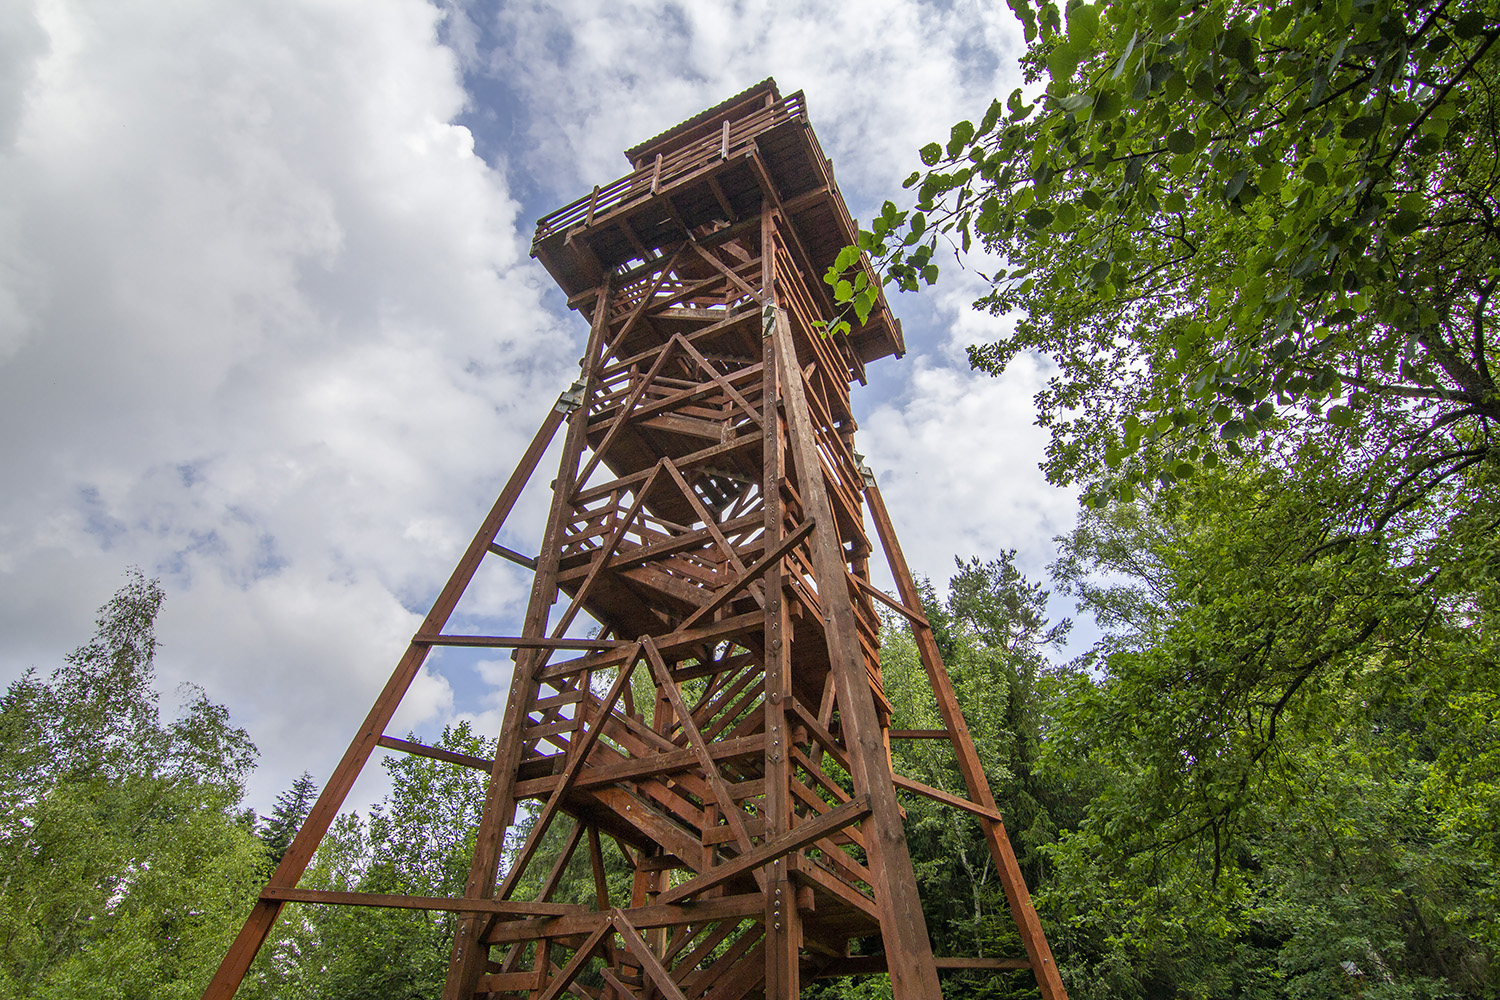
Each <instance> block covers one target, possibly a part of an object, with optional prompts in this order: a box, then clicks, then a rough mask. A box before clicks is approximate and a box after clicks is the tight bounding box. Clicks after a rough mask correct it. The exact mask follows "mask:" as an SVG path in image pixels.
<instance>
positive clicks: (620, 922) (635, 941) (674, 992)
mask: <svg viewBox="0 0 1500 1000" xmlns="http://www.w3.org/2000/svg"><path fill="white" fill-rule="evenodd" d="M613 913H614V926H615V931H616V933H618V934H619V935H620V940H621V941H623V942H625V947H626V949H628V950H629V951H630V953H631V954H632V955H634V956H635V957H636V960H637V961H638V962H640V963H641V967H642V968H643V969H645V970H646V975H648V976H650V977H651V981H652V982H653V983H655V984H656V988H657V989H659V990H661V991H662V994H663V995H665V996H666V997H667V998H668V1000H687V997H686V996H685V995H683V992H682V988H681V987H680V986H678V985H677V981H676V980H675V979H673V978H672V974H671V973H670V972H668V971H667V970H666V968H665V967H664V966H663V965H662V964H661V961H660V960H659V959H658V958H657V957H656V955H655V954H654V953H653V952H652V951H651V949H650V948H649V947H647V945H646V941H645V939H644V938H642V937H641V932H640V931H638V930H636V929H635V925H634V924H632V923H631V922H630V920H629V918H628V917H626V916H625V911H623V910H621V909H620V908H618V907H616V908H615V909H614V911H613Z"/></svg>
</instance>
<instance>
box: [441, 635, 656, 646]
mask: <svg viewBox="0 0 1500 1000" xmlns="http://www.w3.org/2000/svg"><path fill="white" fill-rule="evenodd" d="M411 641H412V642H413V643H414V644H415V645H418V646H483V647H487V648H495V649H621V648H623V647H625V646H629V645H631V644H630V643H628V642H624V641H622V640H619V639H568V638H563V639H545V638H541V637H533V636H522V635H423V634H422V633H420V632H419V633H417V634H416V635H414V636H412V637H411Z"/></svg>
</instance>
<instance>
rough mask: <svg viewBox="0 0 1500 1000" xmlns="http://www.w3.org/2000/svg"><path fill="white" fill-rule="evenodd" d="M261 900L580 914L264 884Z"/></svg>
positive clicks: (574, 908) (573, 909)
mask: <svg viewBox="0 0 1500 1000" xmlns="http://www.w3.org/2000/svg"><path fill="white" fill-rule="evenodd" d="M260 898H261V899H275V900H279V901H281V902H286V903H332V904H336V905H339V906H377V907H381V908H382V909H396V910H439V911H442V912H445V913H493V914H498V915H500V916H507V917H539V916H564V915H567V914H573V913H583V912H585V908H584V907H582V906H578V905H575V904H573V903H523V902H516V901H514V900H499V899H453V898H449V897H446V896H401V895H395V894H392V893H383V892H332V891H327V890H321V889H296V888H288V887H287V886H279V885H268V886H266V887H265V888H264V889H262V890H261V895H260Z"/></svg>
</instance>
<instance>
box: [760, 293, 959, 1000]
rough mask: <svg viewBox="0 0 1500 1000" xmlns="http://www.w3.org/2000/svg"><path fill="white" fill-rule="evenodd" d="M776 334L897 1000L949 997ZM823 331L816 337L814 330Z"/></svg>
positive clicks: (785, 329) (812, 455)
mask: <svg viewBox="0 0 1500 1000" xmlns="http://www.w3.org/2000/svg"><path fill="white" fill-rule="evenodd" d="M775 314H776V324H775V328H774V330H773V331H772V338H773V340H774V341H775V344H776V359H777V368H778V372H777V377H778V380H779V382H778V389H779V390H780V399H781V401H782V403H783V405H784V406H785V409H786V415H787V425H788V430H789V432H790V438H791V442H792V446H791V448H790V449H789V450H790V452H791V454H792V457H793V459H794V461H795V463H796V467H797V482H798V485H799V486H800V487H801V493H802V502H803V505H804V506H805V507H806V509H807V513H808V514H810V515H811V516H812V517H814V518H815V519H817V521H818V530H817V531H815V532H814V533H813V537H814V538H815V539H816V545H815V547H814V550H813V557H814V559H815V561H816V563H817V571H818V580H819V589H818V596H819V599H820V600H821V601H822V603H823V616H824V617H823V628H824V630H825V633H826V636H827V640H828V658H829V662H830V665H831V669H832V671H833V676H834V679H835V683H836V685H837V689H838V695H837V697H838V703H839V712H840V714H841V716H842V717H843V720H844V729H845V732H846V733H847V741H848V750H849V760H850V763H851V764H852V765H853V773H852V775H851V776H852V777H853V778H854V789H855V791H856V792H860V793H863V794H865V795H868V796H869V797H870V808H871V815H870V820H869V822H868V823H866V824H865V827H864V830H865V851H866V853H867V854H868V855H869V859H870V870H871V872H872V873H873V875H874V878H875V881H876V883H877V884H876V885H875V887H874V888H875V902H876V904H877V905H878V906H879V907H880V911H881V928H880V936H881V938H882V939H883V940H884V942H885V954H886V964H887V968H888V970H889V972H890V976H891V992H892V993H893V994H894V996H895V998H896V1000H917V998H937V997H941V996H942V989H941V987H940V986H939V985H938V978H937V965H936V963H935V962H934V961H933V958H932V943H931V941H930V940H929V938H928V936H927V921H926V919H925V918H924V917H923V916H922V907H921V901H920V897H919V896H918V895H917V877H916V873H915V872H914V871H913V870H912V866H911V855H910V854H909V853H908V851H907V848H906V834H905V832H904V831H903V830H902V827H901V807H900V805H899V804H898V803H897V801H896V787H895V785H894V784H893V783H892V781H891V772H890V765H889V763H888V760H887V757H886V749H885V742H884V740H883V739H882V736H881V726H880V720H879V718H878V717H877V716H876V714H875V700H874V698H873V697H872V696H871V694H870V682H869V679H868V677H867V674H866V670H865V662H864V656H863V654H862V652H861V650H860V645H859V638H858V636H857V635H856V633H855V628H856V626H855V623H854V608H853V605H852V604H851V602H850V600H849V590H848V586H847V585H846V584H845V583H844V577H845V575H846V574H847V572H848V570H847V569H846V567H845V565H844V556H843V546H842V543H841V542H840V541H839V537H838V532H837V530H836V528H835V522H834V519H833V508H832V506H831V505H830V503H829V500H828V490H827V486H826V485H825V483H824V481H823V463H822V459H821V458H820V457H819V456H818V449H817V446H816V444H815V443H814V430H813V426H812V418H811V416H810V415H809V413H808V409H807V399H806V397H805V394H804V390H803V385H802V367H801V365H800V364H798V362H797V352H796V349H795V347H794V346H793V342H792V326H791V323H790V322H789V321H788V319H787V315H786V312H785V310H783V309H780V308H777V309H776V310H775ZM814 335H815V334H814Z"/></svg>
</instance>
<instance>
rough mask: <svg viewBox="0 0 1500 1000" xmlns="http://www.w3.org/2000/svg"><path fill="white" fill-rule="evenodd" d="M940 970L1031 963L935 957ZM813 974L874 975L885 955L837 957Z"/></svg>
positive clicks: (881, 968)
mask: <svg viewBox="0 0 1500 1000" xmlns="http://www.w3.org/2000/svg"><path fill="white" fill-rule="evenodd" d="M933 961H934V962H936V963H937V967H938V971H939V972H952V971H958V970H965V969H969V970H973V969H992V970H1001V969H1029V968H1031V963H1030V962H1028V961H1027V960H1026V959H1024V958H934V959H933ZM816 969H817V971H816V972H814V973H813V975H814V976H815V977H816V978H818V979H827V978H830V977H833V976H874V975H879V974H880V973H883V972H885V971H886V964H885V956H884V955H851V956H849V957H848V958H835V959H833V960H831V961H829V962H824V963H821V964H819V965H817V966H816Z"/></svg>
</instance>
